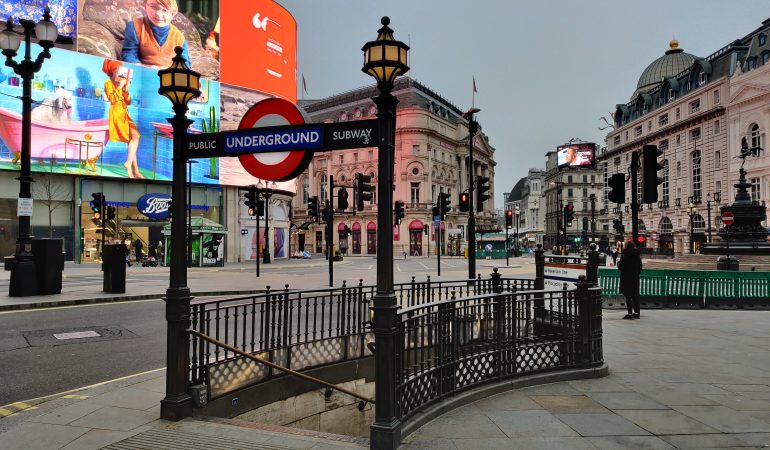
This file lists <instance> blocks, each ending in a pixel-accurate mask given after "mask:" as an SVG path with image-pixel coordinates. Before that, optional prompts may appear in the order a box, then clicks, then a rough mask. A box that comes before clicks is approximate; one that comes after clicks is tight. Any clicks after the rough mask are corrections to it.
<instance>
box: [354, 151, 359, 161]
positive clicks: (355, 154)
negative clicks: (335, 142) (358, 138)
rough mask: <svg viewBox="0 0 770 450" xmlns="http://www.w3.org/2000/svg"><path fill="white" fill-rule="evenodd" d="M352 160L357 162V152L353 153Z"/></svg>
mask: <svg viewBox="0 0 770 450" xmlns="http://www.w3.org/2000/svg"><path fill="white" fill-rule="evenodd" d="M353 161H355V162H358V152H356V153H353Z"/></svg>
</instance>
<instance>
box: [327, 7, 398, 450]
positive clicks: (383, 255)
mask: <svg viewBox="0 0 770 450" xmlns="http://www.w3.org/2000/svg"><path fill="white" fill-rule="evenodd" d="M389 24H390V19H389V18H388V17H383V18H382V28H380V29H379V30H378V31H377V33H378V34H377V39H376V40H374V41H370V42H367V43H366V44H365V45H364V46H363V48H362V49H361V50H363V52H364V67H363V68H362V69H361V70H362V71H363V72H365V73H368V74H369V75H371V76H372V77H374V79H375V80H377V88H378V90H379V95H378V96H377V97H374V98H373V99H372V100H373V101H374V103H375V105H377V128H378V131H379V134H378V136H379V140H380V141H379V143H378V146H377V159H378V175H377V178H378V179H377V200H378V202H377V294H376V295H375V296H374V302H373V303H374V304H373V306H372V310H373V313H374V314H373V318H372V331H373V333H374V342H375V352H374V364H375V374H376V377H377V380H378V382H377V383H375V393H374V395H375V398H376V406H375V419H374V424H373V425H372V427H371V443H372V448H392V449H395V448H397V447H398V444H399V443H400V442H401V422H400V421H399V420H398V418H397V416H396V398H395V392H396V387H395V385H394V380H395V379H396V375H395V370H396V364H395V361H396V319H397V316H396V313H397V310H398V304H397V303H396V294H395V292H394V290H393V236H392V233H393V187H392V186H393V167H394V160H395V154H394V153H395V141H396V104H397V103H398V100H396V98H395V97H394V96H393V95H392V94H391V91H392V90H393V84H394V81H395V79H396V77H398V76H400V75H403V74H405V73H406V72H407V71H408V70H409V66H408V65H407V54H408V51H409V46H408V45H406V44H404V43H403V42H400V41H397V40H395V38H394V37H393V30H391V29H390V27H388V25H389ZM329 257H331V255H329Z"/></svg>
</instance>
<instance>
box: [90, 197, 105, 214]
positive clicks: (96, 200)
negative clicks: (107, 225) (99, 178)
mask: <svg viewBox="0 0 770 450" xmlns="http://www.w3.org/2000/svg"><path fill="white" fill-rule="evenodd" d="M91 197H93V200H91V202H90V203H89V204H90V205H91V211H93V213H94V215H93V219H94V220H99V219H101V218H102V212H104V211H103V210H104V204H105V203H107V200H106V199H105V198H104V194H102V193H101V192H94V193H93V194H91Z"/></svg>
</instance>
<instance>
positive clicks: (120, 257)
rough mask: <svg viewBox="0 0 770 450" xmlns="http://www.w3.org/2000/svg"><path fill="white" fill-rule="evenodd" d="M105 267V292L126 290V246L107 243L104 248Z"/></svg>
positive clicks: (118, 292)
mask: <svg viewBox="0 0 770 450" xmlns="http://www.w3.org/2000/svg"><path fill="white" fill-rule="evenodd" d="M102 264H103V267H104V292H110V293H113V294H122V293H124V292H126V246H125V245H123V244H107V245H105V246H104V248H103V250H102Z"/></svg>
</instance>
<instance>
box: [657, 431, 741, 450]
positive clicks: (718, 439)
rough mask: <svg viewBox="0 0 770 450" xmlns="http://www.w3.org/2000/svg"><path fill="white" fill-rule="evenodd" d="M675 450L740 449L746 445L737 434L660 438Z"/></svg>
mask: <svg viewBox="0 0 770 450" xmlns="http://www.w3.org/2000/svg"><path fill="white" fill-rule="evenodd" d="M660 438H661V439H663V440H664V441H666V442H668V443H670V444H671V445H673V446H675V447H677V448H708V447H717V448H718V447H740V446H746V445H747V443H746V442H745V441H743V440H741V438H740V437H739V435H737V434H695V435H674V436H660Z"/></svg>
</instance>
